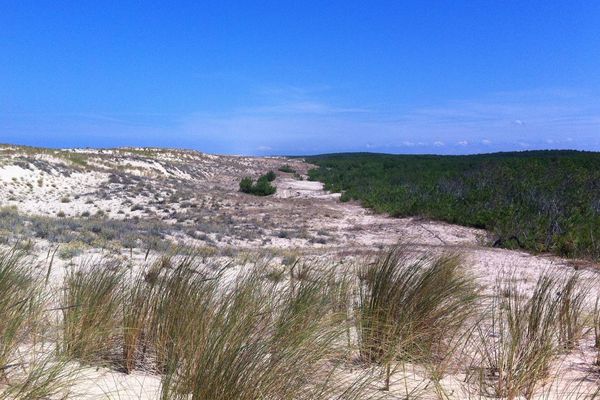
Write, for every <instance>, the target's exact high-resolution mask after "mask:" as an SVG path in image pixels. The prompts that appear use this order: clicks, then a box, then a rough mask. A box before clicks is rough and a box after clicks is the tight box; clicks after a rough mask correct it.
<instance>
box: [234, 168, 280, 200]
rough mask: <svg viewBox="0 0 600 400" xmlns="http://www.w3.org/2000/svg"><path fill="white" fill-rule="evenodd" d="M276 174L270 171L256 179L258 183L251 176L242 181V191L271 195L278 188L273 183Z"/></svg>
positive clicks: (257, 194) (256, 194)
mask: <svg viewBox="0 0 600 400" xmlns="http://www.w3.org/2000/svg"><path fill="white" fill-rule="evenodd" d="M275 178H276V175H275V173H274V172H273V171H269V172H267V173H266V174H264V175H262V176H261V177H260V178H258V179H257V180H256V183H255V182H254V181H253V180H252V178H250V177H249V176H247V177H245V178H243V179H242V180H241V181H240V192H243V193H248V194H253V195H255V196H269V195H272V194H274V193H275V192H276V191H277V188H276V187H275V186H273V185H271V182H272V181H274V180H275Z"/></svg>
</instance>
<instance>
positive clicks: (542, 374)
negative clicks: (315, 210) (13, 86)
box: [0, 247, 600, 400]
mask: <svg viewBox="0 0 600 400" xmlns="http://www.w3.org/2000/svg"><path fill="white" fill-rule="evenodd" d="M417 254H418V253H415V252H413V251H411V250H410V249H407V248H404V247H394V248H392V249H389V250H385V251H382V252H381V253H380V254H379V255H378V256H377V257H375V259H374V260H373V261H372V262H369V263H367V264H363V265H364V267H361V268H359V270H358V275H353V272H354V271H351V270H348V269H345V270H344V271H340V270H336V269H335V268H333V267H332V266H331V265H329V264H326V263H325V264H323V263H320V262H303V261H302V260H296V261H295V262H294V263H293V264H292V265H288V266H287V267H286V268H288V269H289V274H285V273H284V274H282V278H281V279H276V280H274V279H269V276H268V274H267V272H268V271H270V270H272V268H274V266H273V265H272V264H271V263H272V262H276V261H274V259H273V258H264V257H262V258H260V260H258V258H257V259H256V260H254V261H255V262H254V263H252V262H250V263H249V265H248V264H246V267H245V268H239V267H234V266H233V265H231V264H230V263H224V264H220V263H216V264H214V263H213V262H212V261H210V260H209V259H207V258H201V257H195V256H194V255H178V256H163V257H161V258H159V259H158V260H157V261H156V262H154V263H150V264H148V265H147V266H145V267H143V268H141V269H135V270H130V269H128V268H126V267H125V266H124V265H119V264H110V263H106V262H103V261H102V260H90V261H89V262H84V263H83V264H82V265H80V266H78V267H72V266H71V267H69V268H68V269H67V271H66V275H65V278H64V281H63V285H62V287H61V291H60V292H59V293H60V295H59V296H58V298H54V299H52V298H51V297H50V296H51V295H56V293H55V292H54V291H53V289H52V288H51V285H50V286H47V285H44V284H43V281H44V279H43V278H44V276H43V275H45V274H46V268H43V267H42V268H38V269H37V270H38V271H39V273H40V275H41V279H38V277H37V275H35V274H34V273H33V271H36V268H35V267H34V266H32V265H31V264H30V263H27V262H26V261H25V259H24V258H23V255H22V254H21V253H18V252H16V251H13V252H0V318H2V319H1V320H2V321H3V322H4V323H2V324H0V340H1V341H0V345H1V346H2V347H0V349H1V350H2V352H1V353H0V356H1V357H2V358H0V362H1V364H0V400H4V399H7V400H8V399H34V398H53V397H52V396H55V397H57V396H58V397H59V398H65V399H66V398H69V396H70V395H69V393H68V389H69V387H70V385H71V384H72V381H73V380H74V377H75V376H76V375H77V371H78V369H79V368H81V367H82V366H84V367H85V366H89V365H92V366H98V367H105V368H109V369H113V370H116V371H122V372H125V373H132V372H134V371H140V372H144V373H150V374H154V375H156V376H159V377H160V380H161V387H160V393H159V394H158V395H159V396H160V398H161V399H164V400H167V399H174V400H184V399H185V400H190V399H191V400H196V399H197V400H200V399H216V400H233V399H241V400H244V399H284V400H286V399H290V400H291V399H317V400H318V399H367V398H382V397H385V396H386V395H391V396H397V395H398V392H397V390H404V391H405V393H404V396H406V397H407V398H414V397H415V396H417V395H418V393H417V392H416V391H413V389H410V390H409V388H408V386H407V387H406V388H405V389H400V388H399V387H397V386H396V384H397V383H401V380H400V381H397V382H395V383H394V382H391V381H390V380H391V377H392V376H393V375H395V374H398V375H400V374H402V377H404V376H406V374H407V371H406V370H404V369H405V368H410V370H411V371H415V370H418V371H420V372H419V373H418V374H420V375H419V376H420V377H421V378H422V379H423V383H421V384H419V385H421V386H420V387H419V388H418V390H419V391H420V390H421V387H422V388H423V390H425V391H428V393H430V394H433V395H435V396H437V397H438V398H457V397H456V394H452V391H453V389H451V390H449V391H446V388H445V387H444V385H445V384H446V383H447V382H446V381H445V380H444V379H443V378H444V377H445V376H447V375H448V374H449V373H450V372H451V373H452V374H458V373H460V372H461V371H464V370H465V369H466V370H467V371H468V372H467V377H466V383H465V385H467V386H468V388H469V391H470V392H471V393H473V394H474V397H470V398H481V397H482V396H491V397H502V398H507V399H516V398H519V397H524V398H527V399H530V398H534V397H536V398H540V396H542V398H543V396H544V395H545V393H550V390H551V389H552V388H553V384H551V382H554V381H555V380H556V377H555V376H553V375H552V374H553V373H554V371H555V369H553V368H554V367H553V365H554V364H555V362H556V361H557V360H558V358H559V357H560V356H561V355H564V354H566V353H567V352H570V351H573V349H575V348H577V346H578V345H579V343H580V341H581V339H582V338H584V337H586V336H585V335H586V334H587V332H588V331H587V330H586V329H587V328H586V327H588V326H589V324H590V322H594V326H595V327H596V328H595V331H596V338H598V337H600V333H597V332H600V328H598V326H600V324H599V323H598V321H600V317H598V315H600V312H599V311H598V310H599V309H600V307H598V306H597V307H596V312H595V314H594V315H595V318H590V319H587V316H588V315H589V311H591V310H590V309H588V308H587V307H588V306H589V304H588V302H587V301H586V299H587V298H588V297H589V295H590V293H591V290H590V286H589V285H588V284H587V282H584V281H583V280H582V279H581V278H580V276H579V275H576V274H570V275H564V276H557V275H553V277H550V275H543V276H541V277H540V278H539V280H538V281H537V282H535V285H534V288H533V289H531V288H530V287H528V286H526V285H523V284H520V283H519V282H520V281H518V280H517V279H515V277H514V276H513V277H509V279H503V280H501V281H499V282H498V284H497V286H496V287H495V288H494V291H493V293H490V294H489V296H486V297H484V296H483V295H482V294H481V293H480V292H479V289H478V287H477V285H476V284H475V283H474V280H473V278H471V277H470V276H469V275H468V274H466V273H465V272H464V269H465V268H464V264H463V263H462V262H461V259H460V258H458V257H457V256H453V255H432V254H428V253H427V254H422V255H417ZM245 260H246V261H252V258H251V257H246V258H245ZM257 260H258V261H257ZM279 267H282V266H281V265H279ZM599 304H600V303H599ZM592 306H593V305H592ZM57 309H58V310H59V311H58V312H59V314H60V318H59V319H60V321H61V322H60V324H59V326H57V327H55V328H60V329H58V330H56V329H54V328H51V327H50V328H49V327H48V326H46V325H47V324H50V321H51V319H52V318H50V317H49V316H48V315H46V311H48V310H50V312H52V313H56V310H57ZM52 310H54V311H52ZM52 315H54V314H52ZM592 320H593V321H592ZM590 336H591V335H590ZM597 341H598V342H600V339H597ZM36 346H37V347H36ZM34 347H35V348H36V350H35V351H33V352H32V351H29V350H27V349H33V348H34ZM23 349H25V350H23ZM56 349H58V351H55V350H56ZM467 359H468V360H470V364H468V365H467V364H465V360H467ZM73 360H74V361H75V362H74V361H73ZM415 368H416V369H415ZM590 368H591V366H590ZM374 371H377V373H376V374H374V373H373V372H374ZM382 376H383V379H384V387H383V389H393V390H394V391H393V392H389V393H387V392H386V391H385V390H384V391H380V390H376V389H377V388H380V386H381V379H382V378H381V377H382ZM402 379H404V378H402ZM410 385H412V383H409V386H410ZM574 398H578V397H574Z"/></svg>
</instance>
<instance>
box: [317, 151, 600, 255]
mask: <svg viewBox="0 0 600 400" xmlns="http://www.w3.org/2000/svg"><path fill="white" fill-rule="evenodd" d="M307 161H309V162H312V163H314V164H317V165H318V166H319V168H317V169H314V170H312V171H310V177H311V179H314V180H320V181H323V182H324V183H325V187H326V189H328V190H332V191H335V192H342V197H341V200H342V201H347V200H350V199H356V200H360V201H361V203H362V204H363V205H365V206H366V207H369V208H372V209H374V210H376V211H378V212H386V213H389V214H391V215H393V216H397V217H402V216H424V217H428V218H433V219H438V220H443V221H447V222H451V223H457V224H462V225H467V226H473V227H479V228H485V229H487V230H489V231H490V232H492V233H493V235H494V236H495V239H494V240H495V245H498V246H502V247H509V248H511V247H512V248H514V247H520V248H524V249H528V250H533V251H539V252H548V251H549V252H554V253H557V254H561V255H565V256H568V257H590V258H594V259H598V258H599V257H600V155H599V154H597V153H586V152H575V151H535V152H522V153H497V154H487V155H473V156H433V155H431V156H429V155H424V156H412V155H384V154H365V153H359V154H336V155H323V156H315V157H308V158H307Z"/></svg>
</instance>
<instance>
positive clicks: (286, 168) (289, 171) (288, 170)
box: [279, 164, 296, 174]
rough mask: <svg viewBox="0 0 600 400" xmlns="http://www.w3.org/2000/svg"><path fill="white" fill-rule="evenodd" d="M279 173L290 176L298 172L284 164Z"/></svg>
mask: <svg viewBox="0 0 600 400" xmlns="http://www.w3.org/2000/svg"><path fill="white" fill-rule="evenodd" d="M279 171H281V172H286V173H288V174H293V173H295V172H296V170H295V169H294V168H292V167H290V166H289V164H284V165H282V166H281V167H279Z"/></svg>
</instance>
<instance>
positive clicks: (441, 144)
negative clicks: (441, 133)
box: [433, 140, 446, 147]
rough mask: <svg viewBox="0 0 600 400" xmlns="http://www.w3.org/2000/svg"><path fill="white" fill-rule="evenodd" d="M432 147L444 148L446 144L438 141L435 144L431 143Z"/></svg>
mask: <svg viewBox="0 0 600 400" xmlns="http://www.w3.org/2000/svg"><path fill="white" fill-rule="evenodd" d="M433 145H434V146H435V147H442V146H445V145H446V144H445V143H444V142H442V141H440V140H436V141H435V142H433Z"/></svg>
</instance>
